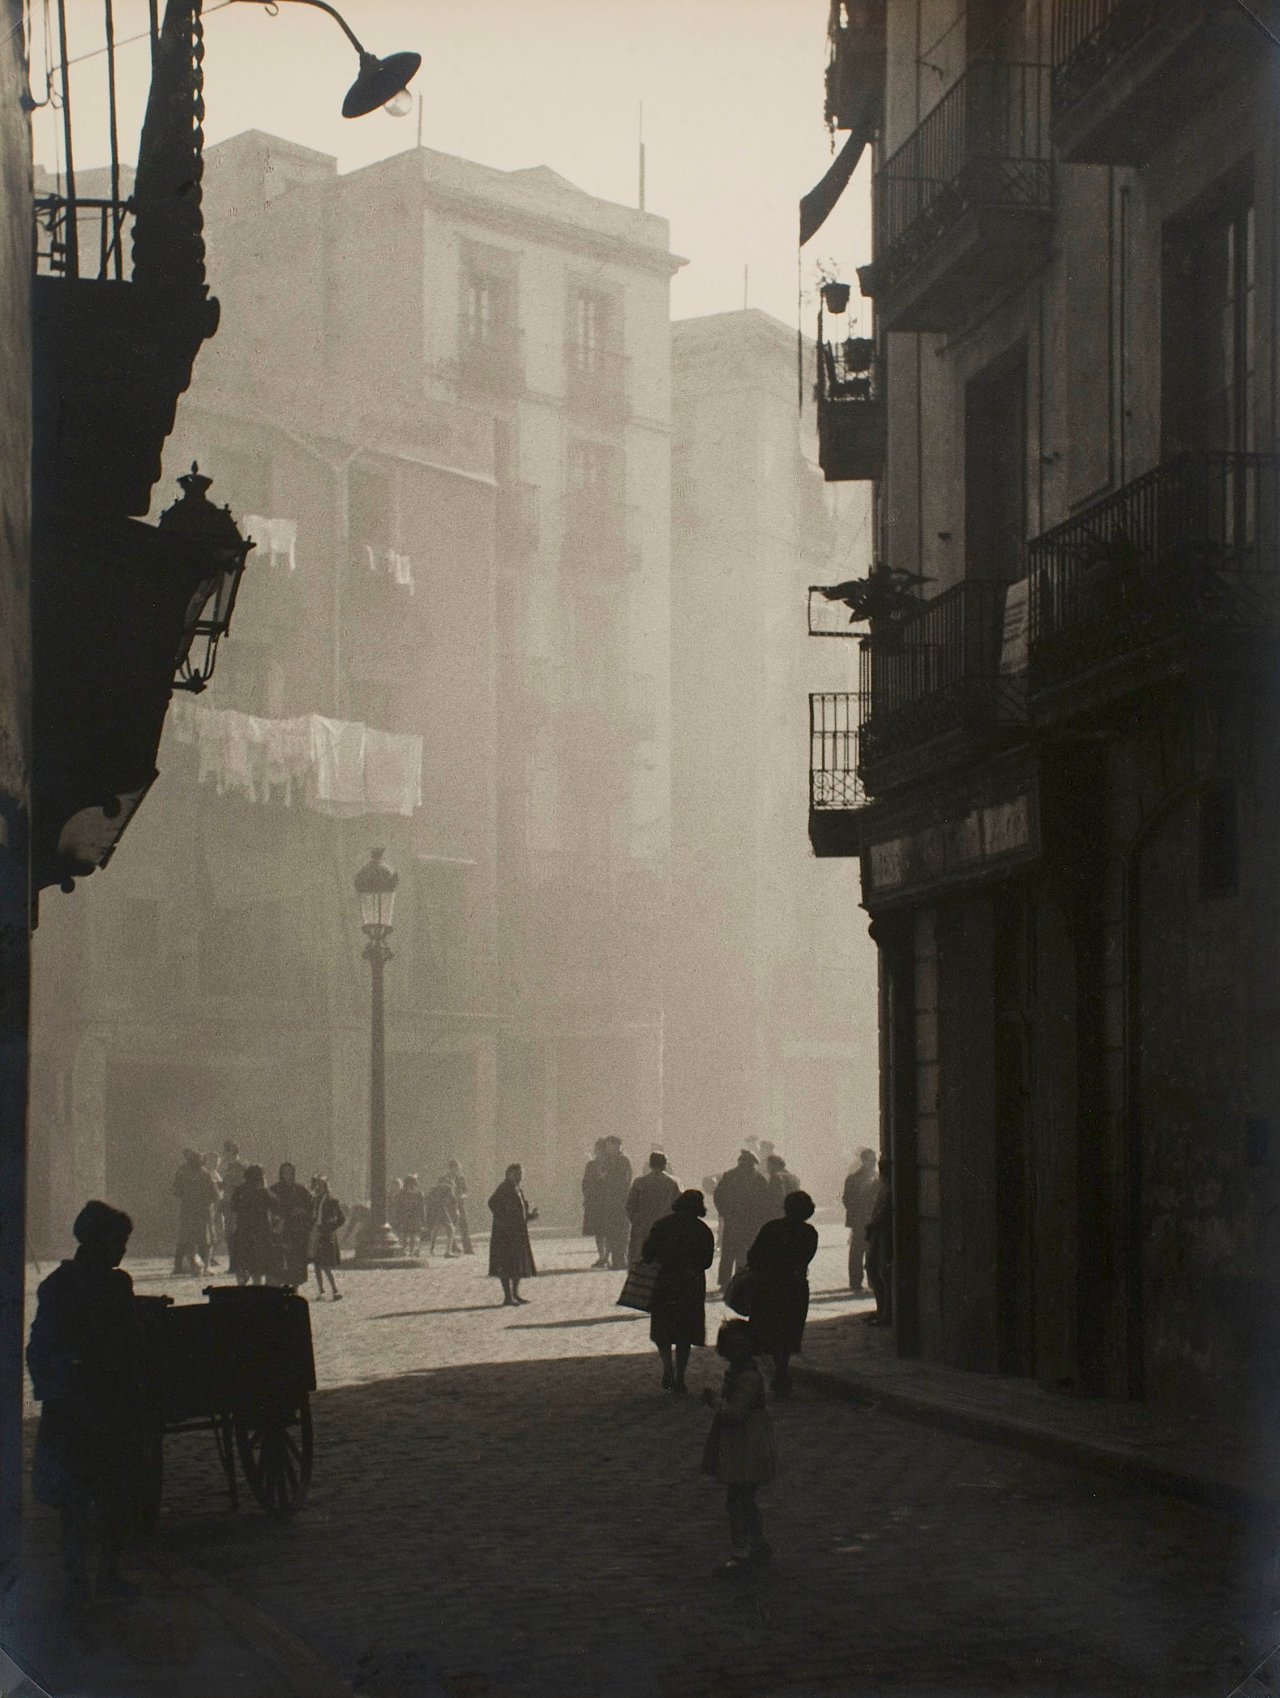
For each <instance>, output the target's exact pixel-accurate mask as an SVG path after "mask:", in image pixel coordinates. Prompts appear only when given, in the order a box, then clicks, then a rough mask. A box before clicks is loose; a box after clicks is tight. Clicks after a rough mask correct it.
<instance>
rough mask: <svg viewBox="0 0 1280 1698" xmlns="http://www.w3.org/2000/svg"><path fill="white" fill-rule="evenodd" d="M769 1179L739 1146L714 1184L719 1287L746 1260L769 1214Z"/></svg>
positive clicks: (747, 1152)
mask: <svg viewBox="0 0 1280 1698" xmlns="http://www.w3.org/2000/svg"><path fill="white" fill-rule="evenodd" d="M770 1204H771V1199H770V1195H769V1182H768V1180H767V1179H766V1178H765V1176H764V1175H763V1174H762V1173H761V1172H760V1167H759V1163H758V1162H757V1160H756V1158H755V1156H754V1155H753V1154H752V1152H751V1151H750V1150H743V1151H742V1153H741V1155H740V1156H739V1157H738V1164H737V1166H736V1167H731V1168H730V1169H729V1171H728V1173H726V1174H725V1175H724V1177H723V1178H722V1179H721V1181H720V1183H719V1184H718V1185H717V1186H716V1191H715V1205H716V1209H717V1210H718V1211H719V1215H720V1223H721V1224H720V1268H719V1279H720V1288H721V1290H727V1289H728V1285H729V1281H730V1280H731V1279H732V1278H733V1276H734V1274H735V1273H736V1272H737V1271H738V1269H739V1268H740V1267H741V1266H743V1264H744V1263H745V1262H746V1257H747V1251H748V1250H749V1249H750V1248H751V1246H752V1244H753V1243H754V1242H755V1236H756V1233H757V1232H759V1230H760V1228H761V1227H762V1226H763V1225H764V1223H765V1221H767V1220H768V1218H769V1210H770Z"/></svg>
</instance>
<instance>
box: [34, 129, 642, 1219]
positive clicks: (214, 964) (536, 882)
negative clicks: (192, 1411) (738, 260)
mask: <svg viewBox="0 0 1280 1698" xmlns="http://www.w3.org/2000/svg"><path fill="white" fill-rule="evenodd" d="M204 198H205V217H206V240H207V245H208V254H209V269H210V275H211V278H213V280H214V282H215V285H216V288H217V290H218V292H219V295H220V298H221V300H222V329H221V333H220V335H219V338H218V340H217V342H216V343H215V344H214V345H213V349H212V351H211V355H210V357H209V358H208V360H207V362H206V363H204V364H202V366H201V368H200V371H199V373H198V375H197V379H196V381H195V382H194V383H193V385H192V387H191V390H190V392H189V394H188V395H187V396H186V397H185V398H184V400H183V403H182V406H181V408H180V411H179V416H178V420H177V425H176V428H175V431H174V435H173V437H172V439H171V442H170V444H169V449H168V452H167V457H166V479H171V478H172V477H173V476H176V475H177V473H178V472H179V471H181V470H182V469H183V468H185V467H186V466H187V465H189V464H190V462H191V461H193V460H195V461H198V462H199V463H200V465H201V466H202V468H205V469H207V471H208V472H209V474H210V475H212V476H213V477H214V479H215V482H214V485H213V488H212V489H211V491H210V498H211V499H212V500H214V501H216V502H227V503H229V504H230V507H231V510H232V512H233V514H234V515H235V516H236V517H237V519H238V520H239V521H240V522H241V526H242V529H243V530H244V531H245V533H246V534H247V535H252V536H253V538H254V541H255V545H256V547H255V551H254V553H253V554H252V555H251V556H250V565H249V569H248V571H247V572H246V575H245V581H244V583H243V586H242V589H241V593H240V600H239V603H238V605H237V609H236V618H235V627H234V631H233V634H232V636H231V637H230V638H229V639H228V640H227V641H226V642H224V644H223V646H222V651H221V654H220V658H219V661H218V669H217V674H216V677H215V679H214V682H213V684H212V687H211V688H210V690H209V691H208V692H207V693H206V694H205V695H203V696H201V697H199V698H196V699H194V700H192V701H191V702H189V703H186V704H184V711H183V712H181V713H180V714H177V715H173V716H171V722H170V725H169V727H168V729H167V731H166V739H165V743H164V744H163V745H162V749H161V760H160V762H159V765H160V769H161V778H160V781H159V782H158V783H157V784H156V786H155V787H154V788H153V791H152V793H151V795H150V796H149V797H148V800H147V803H146V807H145V809H143V810H142V811H141V812H140V814H139V817H138V819H137V820H136V821H135V822H134V825H133V828H132V833H131V836H130V841H129V844H128V852H127V853H125V852H123V851H122V853H121V855H120V857H119V858H118V860H117V862H116V864H115V866H114V868H113V879H112V881H110V883H109V884H105V885H104V887H103V888H102V889H100V890H98V889H94V888H92V887H89V888H87V889H86V890H85V891H84V892H78V893H77V895H76V896H75V897H74V898H72V899H68V900H67V901H65V902H63V903H61V904H60V905H59V906H58V907H57V909H56V912H55V911H53V910H52V909H51V911H50V913H49V914H47V915H46V916H45V919H44V922H43V935H42V960H41V969H40V974H39V977H38V981H37V998H36V1028H35V1030H36V1050H35V1060H34V1072H33V1080H34V1084H33V1089H34V1091H35V1094H36V1097H35V1100H36V1105H37V1106H36V1110H35V1113H34V1114H33V1127H34V1136H33V1175H32V1195H33V1218H34V1220H35V1223H36V1226H35V1230H36V1232H37V1234H41V1233H45V1232H52V1233H57V1232H59V1230H60V1226H61V1222H62V1221H63V1219H64V1218H65V1215H66V1210H67V1208H68V1207H69V1206H70V1203H71V1200H72V1199H74V1198H75V1197H76V1196H79V1197H83V1196H84V1195H86V1194H91V1193H93V1192H95V1191H105V1192H106V1193H108V1194H110V1195H111V1196H113V1197H114V1198H115V1199H116V1200H117V1201H120V1202H122V1203H123V1204H124V1205H125V1206H126V1207H129V1208H130V1209H131V1211H132V1212H134V1213H135V1214H136V1216H137V1218H138V1220H139V1224H140V1228H141V1230H142V1232H143V1234H144V1236H145V1237H146V1238H147V1239H148V1240H149V1241H156V1240H158V1239H161V1238H162V1237H163V1235H164V1234H165V1233H166V1232H167V1229H168V1221H169V1215H170V1213H171V1207H172V1204H171V1198H170V1196H169V1176H170V1174H171V1170H172V1166H173V1164H174V1162H175V1161H176V1158H177V1154H178V1152H179V1151H180V1149H181V1148H182V1147H183V1146H184V1145H194V1146H196V1147H198V1148H201V1149H213V1148H217V1147H218V1146H219V1145H220V1144H221V1141H222V1139H223V1138H224V1137H228V1136H230V1137H234V1138H235V1139H236V1140H237V1142H238V1143H239V1144H240V1146H241V1148H242V1150H243V1151H244V1152H245V1153H246V1155H247V1156H251V1157H253V1158H254V1159H261V1160H263V1161H266V1162H268V1163H275V1162H277V1161H280V1160H285V1159H288V1160H293V1161H294V1162H296V1163H297V1165H298V1167H299V1170H300V1171H303V1170H308V1171H311V1170H315V1169H317V1168H324V1169H326V1170H328V1171H329V1172H330V1173H331V1174H332V1176H333V1178H334V1181H335V1184H336V1185H337V1187H338V1188H339V1189H340V1190H341V1191H342V1193H343V1194H345V1195H346V1196H348V1197H359V1196H361V1195H363V1194H365V1188H366V1167H365V1163H366V1152H367V1124H368V1122H367V1106H366V1093H367V1068H368V1042H369V1036H368V1019H369V1005H368V994H369V989H368V981H367V970H366V969H365V968H364V967H363V965H362V963H361V960H360V948H361V941H362V940H361V938H360V934H359V923H358V910H357V904H356V898H355V895H354V892H353V891H352V889H351V879H352V877H353V875H354V873H355V871H356V869H357V868H358V867H359V866H360V865H361V863H362V862H363V861H364V860H365V858H366V857H367V854H368V847H369V845H370V844H371V843H377V844H380V845H383V846H385V848H386V855H387V860H388V861H389V862H390V863H391V864H392V865H394V866H395V867H396V868H397V869H398V871H399V872H400V877H401V883H400V890H399V894H398V905H397V910H396V916H395V920H396V927H395V934H394V937H393V945H392V946H393V949H394V951H395V959H394V960H393V961H392V963H391V964H390V966H389V967H388V970H387V1101H388V1144H389V1150H388V1161H389V1168H390V1171H391V1172H392V1173H401V1172H408V1171H414V1172H421V1173H422V1174H423V1175H424V1177H428V1178H431V1177H434V1172H435V1170H436V1169H437V1168H438V1167H440V1166H442V1165H443V1163H444V1161H445V1160H446V1159H448V1158H449V1157H450V1156H456V1157H457V1158H458V1159H459V1160H460V1161H461V1162H462V1165H463V1167H464V1169H465V1170H467V1171H468V1172H470V1173H471V1174H472V1175H473V1176H474V1177H473V1183H474V1184H475V1185H476V1186H477V1188H482V1187H483V1186H484V1184H485V1183H486V1182H487V1180H488V1178H489V1176H490V1174H491V1173H492V1172H494V1171H495V1170H497V1171H499V1172H500V1170H501V1168H502V1166H503V1165H505V1162H506V1161H507V1160H510V1159H522V1160H523V1161H524V1162H525V1165H526V1169H527V1171H528V1174H529V1179H530V1184H531V1187H533V1188H534V1189H536V1190H538V1191H539V1193H540V1195H542V1196H543V1197H544V1198H545V1199H547V1200H548V1201H550V1202H551V1203H552V1209H551V1210H546V1211H544V1213H550V1214H553V1212H554V1206H555V1201H556V1200H558V1199H561V1198H563V1199H565V1200H566V1206H567V1198H568V1196H569V1192H570V1189H571V1187H570V1186H569V1185H567V1184H566V1182H565V1179H564V1175H565V1173H567V1172H570V1171H572V1172H573V1173H574V1174H575V1178H574V1182H573V1183H574V1184H576V1172H577V1171H578V1170H579V1168H580V1163H579V1160H578V1157H579V1153H580V1147H581V1144H582V1142H583V1141H584V1139H585V1140H586V1141H587V1142H588V1143H589V1142H590V1137H592V1136H596V1135H598V1128H599V1126H600V1125H602V1124H606V1123H607V1124H608V1125H610V1126H612V1127H615V1128H616V1129H619V1130H624V1131H627V1130H634V1132H635V1134H636V1135H639V1136H644V1135H649V1134H650V1131H651V1128H652V1126H653V1125H654V1124H656V1116H657V1113H658V1111H659V1090H658V1056H659V1053H660V1021H659V1015H658V1006H659V1005H658V992H657V978H658V976H657V971H656V965H655V961H656V943H653V942H651V941H650V940H651V939H652V938H653V937H654V934H655V933H656V918H655V917H653V915H654V910H656V903H657V898H656V895H655V894H654V893H655V891H656V888H657V886H658V883H659V882H660V880H661V879H662V877H663V876H664V856H665V851H666V812H665V807H666V783H667V774H666V758H667V757H666V740H667V735H668V732H667V720H666V676H665V644H666V618H667V603H666V595H667V572H668V554H667V550H668V536H669V528H668V510H667V501H668V487H667V480H668V472H667V464H668V453H669V445H668V430H669V406H670V402H669V344H668V330H667V324H668V306H667V295H668V284H669V279H670V276H671V272H672V269H673V266H674V264H675V263H676V262H675V261H673V259H672V257H671V256H670V253H669V248H668V243H667V235H666V226H665V223H664V221H662V220H660V219H658V218H655V217H653V216H651V215H646V214H643V213H639V212H635V211H632V210H630V209H627V208H622V207H615V206H610V205H608V204H606V203H603V202H600V201H597V200H594V199H593V198H591V197H590V196H587V195H585V194H583V193H582V192H581V191H579V190H577V189H575V188H574V187H573V186H572V185H570V184H568V183H566V182H565V181H564V180H563V179H560V178H558V177H556V176H555V174H554V173H551V172H548V171H544V170H541V169H538V170H532V171H516V172H501V171H493V170H489V169H487V168H485V167H481V166H478V165H474V164H471V163H469V162H467V161H463V160H457V159H453V158H450V157H448V156H445V155H441V154H436V153H432V152H430V151H428V150H425V149H415V150H411V151H409V152H407V153H405V154H402V155H399V156H397V157H395V158H392V159H389V160H385V161H383V162H381V163H380V164H377V165H374V166H371V167H368V168H366V169H364V170H361V171H356V172H352V173H348V174H346V175H339V174H338V172H337V169H336V164H335V162H334V161H333V160H332V159H331V158H329V157H327V156H325V155H322V154H317V153H315V152H313V151H311V150H308V149H304V148H299V147H296V146H294V145H292V144H289V143H286V142H283V141H281V140H279V139H278V138H275V137H270V136H267V135H263V134H261V133H258V132H251V133H249V134H247V135H243V136H239V137H236V138H234V139H233V140H231V141H228V142H226V143H223V144H221V145H220V146H218V147H216V148H212V149H210V150H209V151H208V155H207V163H206V175H205V196H204ZM162 488H163V485H162ZM565 915H572V916H573V917H574V919H575V921H576V924H575V925H574V926H573V927H572V928H568V929H569V930H571V931H572V942H571V943H570V942H568V941H566V940H564V938H563V937H562V935H561V933H562V930H564V929H565V928H563V926H562V924H561V921H562V918H563V916H565ZM623 956H625V958H626V959H625V960H623V959H622V957H623ZM583 1105H586V1106H585V1107H584V1106H583ZM593 1128H595V1129H594V1130H593Z"/></svg>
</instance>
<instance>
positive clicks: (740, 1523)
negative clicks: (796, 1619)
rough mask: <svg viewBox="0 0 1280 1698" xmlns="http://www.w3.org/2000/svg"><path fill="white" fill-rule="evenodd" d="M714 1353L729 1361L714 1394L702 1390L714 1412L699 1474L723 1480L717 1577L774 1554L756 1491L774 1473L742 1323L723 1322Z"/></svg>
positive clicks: (757, 1376)
mask: <svg viewBox="0 0 1280 1698" xmlns="http://www.w3.org/2000/svg"><path fill="white" fill-rule="evenodd" d="M716 1354H717V1355H719V1356H723V1357H724V1359H725V1361H726V1362H727V1363H728V1365H729V1366H728V1368H727V1370H726V1372H725V1376H724V1385H723V1387H722V1388H721V1391H720V1392H719V1394H718V1395H717V1393H715V1392H714V1391H712V1390H711V1389H710V1387H708V1388H707V1390H706V1391H704V1392H703V1394H702V1396H703V1401H704V1402H705V1403H706V1404H707V1405H708V1406H709V1407H710V1408H711V1409H714V1410H715V1420H714V1421H713V1422H712V1424H711V1431H710V1433H709V1434H708V1435H707V1445H706V1449H705V1451H704V1452H703V1456H702V1471H703V1473H704V1474H710V1475H712V1476H713V1477H714V1478H715V1479H717V1480H721V1481H723V1482H724V1486H725V1499H726V1504H727V1507H728V1510H729V1531H730V1534H731V1536H732V1540H733V1551H732V1554H731V1555H730V1556H729V1558H728V1560H727V1561H725V1562H723V1563H720V1564H719V1565H718V1567H717V1569H716V1572H717V1573H718V1574H734V1573H736V1572H738V1571H739V1570H741V1569H746V1568H750V1567H753V1566H754V1565H756V1564H757V1563H763V1562H767V1561H768V1560H769V1558H770V1557H771V1556H772V1555H773V1551H772V1549H771V1547H770V1545H769V1544H768V1542H767V1540H766V1539H765V1536H764V1523H763V1522H762V1520H761V1518H760V1509H759V1506H758V1505H757V1503H756V1492H757V1491H758V1490H759V1488H760V1487H761V1486H763V1485H767V1484H768V1482H769V1481H770V1480H772V1479H773V1477H774V1475H775V1474H776V1473H777V1471H778V1464H777V1455H776V1452H775V1450H774V1444H773V1423H772V1422H771V1421H770V1419H769V1411H768V1410H767V1409H766V1407H765V1397H764V1378H763V1376H762V1375H761V1373H760V1370H759V1368H758V1367H757V1366H756V1361H755V1357H754V1355H753V1354H752V1344H751V1328H750V1326H749V1325H748V1324H747V1322H746V1321H726V1322H725V1323H724V1325H723V1326H722V1327H721V1328H720V1332H719V1336H718V1337H717V1339H716Z"/></svg>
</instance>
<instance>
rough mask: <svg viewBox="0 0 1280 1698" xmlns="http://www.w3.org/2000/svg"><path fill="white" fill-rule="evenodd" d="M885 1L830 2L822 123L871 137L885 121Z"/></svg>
mask: <svg viewBox="0 0 1280 1698" xmlns="http://www.w3.org/2000/svg"><path fill="white" fill-rule="evenodd" d="M887 13H888V0H833V4H832V7H831V22H830V25H829V28H828V31H827V39H828V43H829V46H830V58H829V59H828V61H827V101H826V119H827V123H828V124H830V125H831V127H832V128H833V129H836V130H854V131H856V132H857V133H858V134H859V135H866V136H870V135H873V134H874V133H875V131H876V130H878V129H879V127H880V124H881V121H882V120H883V117H884V84H885V47H886V43H887V39H888V37H887V29H886V23H887Z"/></svg>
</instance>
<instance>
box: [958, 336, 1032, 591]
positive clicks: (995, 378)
mask: <svg viewBox="0 0 1280 1698" xmlns="http://www.w3.org/2000/svg"><path fill="white" fill-rule="evenodd" d="M964 430H965V478H964V482H965V489H964V500H965V570H966V572H967V573H968V574H969V575H970V576H972V577H976V578H986V579H991V580H993V581H995V582H996V583H1003V584H1012V583H1016V581H1017V580H1018V579H1019V578H1021V577H1022V576H1023V575H1024V568H1023V548H1024V544H1025V542H1026V535H1027V366H1026V359H1025V357H1024V355H1023V354H1022V352H1021V350H1019V351H1018V352H1017V353H1016V354H1015V355H1014V356H1013V357H1012V358H1009V359H1006V360H1004V361H1002V362H1001V363H1000V365H999V366H998V367H997V368H996V369H994V370H992V371H991V372H988V373H984V374H983V375H982V376H981V377H978V378H975V379H974V380H973V382H972V383H970V384H969V385H968V387H967V389H966V391H965V423H964Z"/></svg>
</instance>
